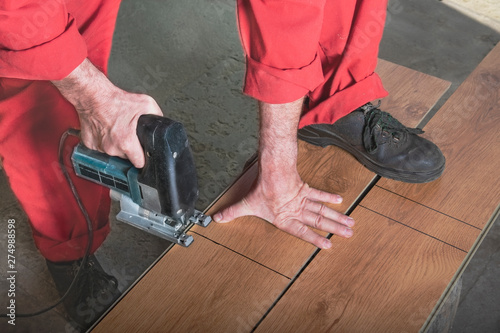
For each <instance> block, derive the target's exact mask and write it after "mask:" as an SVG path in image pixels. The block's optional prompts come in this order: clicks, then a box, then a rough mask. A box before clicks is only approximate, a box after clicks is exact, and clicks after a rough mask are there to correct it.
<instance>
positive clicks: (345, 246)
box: [255, 206, 465, 333]
mask: <svg viewBox="0 0 500 333" xmlns="http://www.w3.org/2000/svg"><path fill="white" fill-rule="evenodd" d="M353 217H354V218H355V219H357V220H358V221H363V222H362V223H359V224H358V226H357V230H356V233H355V234H354V236H353V237H352V238H351V239H348V240H341V241H338V242H334V246H333V247H332V248H331V249H330V250H326V251H325V250H320V251H319V253H318V255H317V256H316V258H315V259H314V261H313V262H312V263H311V264H310V265H309V267H307V269H306V270H305V271H304V273H303V274H302V275H301V276H300V277H299V279H298V280H297V281H296V282H295V283H294V284H293V286H292V287H291V288H290V289H289V291H288V292H287V293H286V294H285V295H284V296H283V298H282V300H281V301H280V302H278V304H277V305H276V306H275V307H274V308H273V309H272V310H271V312H270V313H269V315H268V316H267V317H266V318H265V319H264V320H263V321H262V322H261V324H260V325H259V326H258V327H257V328H256V329H255V331H256V332H292V331H293V332H384V333H385V332H405V331H407V332H416V331H418V330H419V329H420V327H421V326H422V324H423V323H424V322H425V320H426V319H427V316H428V315H429V313H430V312H431V310H432V308H433V307H434V304H435V300H437V299H438V298H439V297H440V295H441V294H442V292H443V290H444V289H445V287H446V285H447V281H449V280H450V279H451V278H452V276H453V274H454V271H455V270H454V269H445V267H447V266H454V267H455V266H458V265H460V262H461V261H462V260H463V258H464V256H465V253H464V252H463V251H461V250H458V249H455V248H453V247H450V246H448V245H446V244H444V243H442V242H440V241H438V240H436V239H433V238H430V237H428V236H426V235H424V234H422V233H420V232H418V231H415V230H413V229H410V228H407V227H405V226H403V225H401V224H399V223H396V222H393V221H392V220H390V219H386V218H385V217H383V216H381V215H379V214H376V213H374V212H371V211H369V210H367V209H364V208H362V207H360V206H358V207H357V208H356V209H355V210H354V212H353ZM409 240H411V241H409Z"/></svg>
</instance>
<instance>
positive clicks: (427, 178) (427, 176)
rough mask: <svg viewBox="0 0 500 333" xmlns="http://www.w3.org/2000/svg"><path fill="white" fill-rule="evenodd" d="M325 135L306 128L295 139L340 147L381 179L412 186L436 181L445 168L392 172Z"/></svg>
mask: <svg viewBox="0 0 500 333" xmlns="http://www.w3.org/2000/svg"><path fill="white" fill-rule="evenodd" d="M311 134H312V135H311ZM327 134H328V137H318V133H317V132H315V131H311V130H309V129H307V128H302V129H300V130H299V131H298V134H297V137H298V138H299V139H300V140H302V141H305V142H307V143H310V144H312V145H315V146H320V147H323V148H324V147H327V146H331V145H334V146H337V147H340V148H342V149H344V150H345V151H347V152H349V153H350V154H351V155H353V156H354V157H355V158H356V159H357V160H358V161H359V162H360V163H361V164H363V165H364V166H365V167H366V168H367V169H368V170H370V171H372V172H375V173H376V174H378V175H380V176H382V177H385V178H389V179H393V180H397V181H401V182H405V183H414V184H421V183H429V182H432V181H434V180H436V179H438V178H439V177H440V176H441V174H442V173H443V171H444V167H445V165H444V164H443V165H442V166H441V167H440V168H439V169H436V170H432V171H428V172H408V171H406V172H405V171H401V170H394V169H391V168H387V167H384V166H382V165H380V164H378V163H377V162H376V161H373V160H372V159H370V158H369V157H368V156H366V154H363V153H362V152H360V151H359V150H358V149H356V148H355V147H354V146H352V145H351V144H350V143H349V142H347V141H345V140H344V139H343V138H341V137H340V136H338V135H336V134H335V133H332V132H328V133H327Z"/></svg>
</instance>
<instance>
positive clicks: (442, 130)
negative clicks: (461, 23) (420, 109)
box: [377, 44, 500, 229]
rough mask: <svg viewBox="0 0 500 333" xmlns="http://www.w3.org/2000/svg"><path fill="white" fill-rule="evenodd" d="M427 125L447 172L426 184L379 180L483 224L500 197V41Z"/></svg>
mask: <svg viewBox="0 0 500 333" xmlns="http://www.w3.org/2000/svg"><path fill="white" fill-rule="evenodd" d="M425 129H426V131H427V132H428V136H429V137H430V138H431V139H432V140H433V141H434V142H435V143H436V144H437V145H438V146H439V147H440V148H441V150H442V151H443V154H444V155H445V157H446V169H445V171H444V173H443V175H442V177H441V178H440V179H438V180H437V181H434V182H432V183H429V184H425V185H418V184H403V183H398V182H394V181H391V180H387V179H382V180H381V181H380V182H379V183H378V184H377V185H379V186H381V187H383V188H385V189H387V190H390V191H392V192H395V193H397V194H399V195H402V196H404V197H407V198H409V199H411V200H414V201H416V202H419V203H421V204H422V205H425V206H428V207H431V208H432V209H435V210H437V211H440V212H442V213H444V214H446V215H449V216H452V217H454V218H456V219H458V220H461V221H463V222H465V223H468V224H471V225H474V226H475V227H477V228H480V229H482V228H484V226H485V223H486V222H487V221H488V219H489V217H490V216H491V214H492V213H493V211H494V210H495V208H496V207H497V205H498V204H499V202H500V186H499V185H500V44H498V45H497V46H496V47H495V48H494V49H493V50H492V51H491V52H490V53H489V54H488V56H487V57H486V58H485V59H484V60H483V61H482V62H481V63H480V64H479V66H478V67H477V68H476V69H475V70H474V71H473V72H472V74H471V75H470V76H469V77H468V78H467V79H466V80H465V81H464V82H463V84H462V85H461V86H460V87H459V88H458V89H457V90H456V92H455V93H454V94H453V95H452V96H451V97H450V98H449V100H448V101H447V102H446V103H445V104H444V105H443V107H442V108H441V110H439V111H438V112H437V114H436V115H435V116H434V117H433V118H432V119H431V120H430V122H429V123H428V125H427V126H426V128H425ZM426 134H427V133H426Z"/></svg>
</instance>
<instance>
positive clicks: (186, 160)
mask: <svg viewBox="0 0 500 333" xmlns="http://www.w3.org/2000/svg"><path fill="white" fill-rule="evenodd" d="M137 136H138V137H139V141H140V142H141V145H142V147H143V149H144V156H145V158H146V164H145V165H144V168H143V169H142V170H141V171H140V173H139V175H138V176H137V180H138V182H139V183H140V184H143V185H146V186H141V196H143V203H144V205H145V208H148V209H151V210H152V211H158V210H157V209H155V208H157V207H147V206H148V205H153V206H154V204H153V203H151V202H148V199H147V194H146V193H144V192H147V191H145V189H148V187H150V188H151V189H150V190H151V191H152V192H154V190H155V189H156V190H157V191H158V198H159V204H160V206H161V213H162V214H164V215H167V216H170V217H172V218H174V219H176V220H179V219H180V220H185V219H186V218H189V217H190V216H192V215H193V212H194V205H195V203H196V200H197V199H198V181H197V178H196V168H195V164H194V159H193V155H192V153H191V149H190V146H189V142H188V138H187V134H186V131H185V130H184V126H183V125H182V124H181V123H179V122H176V121H174V120H171V119H168V118H165V117H160V116H156V115H142V116H141V117H140V118H139V121H138V125H137Z"/></svg>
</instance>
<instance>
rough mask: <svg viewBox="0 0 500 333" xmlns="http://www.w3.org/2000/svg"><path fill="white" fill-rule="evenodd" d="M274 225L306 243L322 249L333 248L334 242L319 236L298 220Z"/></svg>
mask: <svg viewBox="0 0 500 333" xmlns="http://www.w3.org/2000/svg"><path fill="white" fill-rule="evenodd" d="M274 225H275V226H276V227H277V228H278V229H280V230H283V231H285V232H287V233H289V234H290V235H292V236H295V237H297V238H300V239H302V240H304V241H306V242H309V243H311V244H313V245H314V246H316V247H318V248H320V249H329V248H330V247H332V242H330V240H329V239H327V238H325V237H323V236H321V235H319V234H317V233H316V232H314V231H312V230H311V229H309V228H308V227H307V225H305V224H303V223H301V222H299V221H298V220H296V219H290V220H287V221H284V222H277V223H274Z"/></svg>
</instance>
